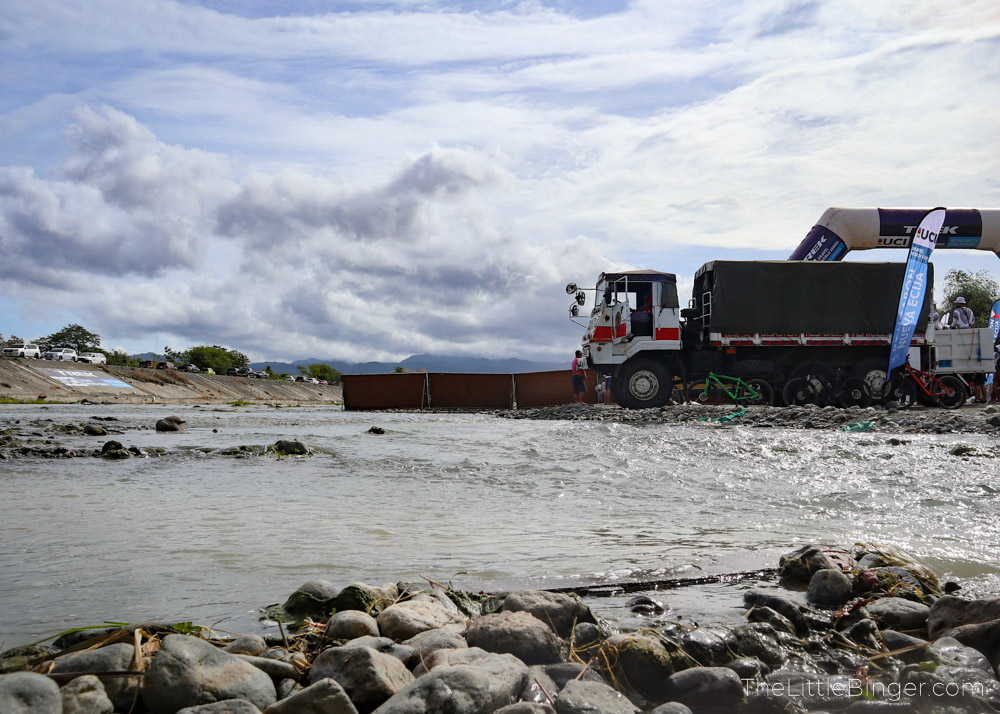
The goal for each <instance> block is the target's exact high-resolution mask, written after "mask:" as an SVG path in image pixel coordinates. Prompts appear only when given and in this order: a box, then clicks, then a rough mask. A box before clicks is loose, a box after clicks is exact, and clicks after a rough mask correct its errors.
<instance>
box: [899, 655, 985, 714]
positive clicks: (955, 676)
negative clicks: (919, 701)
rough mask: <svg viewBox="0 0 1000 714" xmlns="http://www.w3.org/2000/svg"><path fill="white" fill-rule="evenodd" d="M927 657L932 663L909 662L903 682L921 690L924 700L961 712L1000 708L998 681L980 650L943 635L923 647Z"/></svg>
mask: <svg viewBox="0 0 1000 714" xmlns="http://www.w3.org/2000/svg"><path fill="white" fill-rule="evenodd" d="M927 657H928V659H929V660H930V661H931V662H934V663H935V665H936V666H935V667H933V669H929V668H926V667H923V666H915V665H910V667H909V668H908V669H907V671H906V672H905V678H904V682H906V683H909V684H911V685H912V686H915V687H917V688H918V689H920V690H921V691H922V692H924V698H923V699H924V700H925V701H926V702H927V703H928V704H933V705H934V706H938V707H947V706H951V707H956V708H957V709H958V710H959V711H963V712H964V711H970V712H972V711H975V712H986V711H994V710H996V709H1000V682H998V681H997V679H996V675H995V674H994V672H993V668H992V667H991V666H990V663H989V661H987V659H986V657H984V656H983V655H982V653H980V652H978V651H976V650H974V649H972V648H971V647H965V646H964V645H962V644H960V643H959V642H958V641H956V640H954V639H951V638H950V637H943V638H941V639H939V640H937V641H936V642H933V643H932V644H931V645H929V646H928V647H927ZM927 693H932V694H933V695H934V696H928V695H927Z"/></svg>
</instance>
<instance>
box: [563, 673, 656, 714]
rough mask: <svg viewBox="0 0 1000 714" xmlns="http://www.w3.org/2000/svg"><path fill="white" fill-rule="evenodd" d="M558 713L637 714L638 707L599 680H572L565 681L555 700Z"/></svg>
mask: <svg viewBox="0 0 1000 714" xmlns="http://www.w3.org/2000/svg"><path fill="white" fill-rule="evenodd" d="M556 712H558V714H595V713H596V712H600V713H601V714H639V712H640V710H639V708H638V707H637V706H636V705H635V704H633V703H632V702H630V701H629V700H628V699H627V698H626V697H625V696H624V695H623V694H621V693H620V692H616V691H615V690H614V689H612V688H611V687H609V686H608V685H607V684H602V683H601V682H584V681H579V680H573V681H570V682H567V683H566V686H565V687H563V690H562V691H561V692H559V698H558V699H557V700H556Z"/></svg>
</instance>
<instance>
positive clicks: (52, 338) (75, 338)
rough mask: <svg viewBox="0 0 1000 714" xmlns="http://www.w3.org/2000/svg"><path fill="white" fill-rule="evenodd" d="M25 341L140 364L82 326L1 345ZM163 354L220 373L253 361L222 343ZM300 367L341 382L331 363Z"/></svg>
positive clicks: (178, 362)
mask: <svg viewBox="0 0 1000 714" xmlns="http://www.w3.org/2000/svg"><path fill="white" fill-rule="evenodd" d="M25 342H29V343H33V344H36V345H38V346H39V348H40V349H41V351H42V352H45V351H46V350H50V349H54V348H57V347H72V348H73V349H75V350H76V351H77V353H80V352H100V353H101V354H103V355H104V356H105V357H106V358H107V360H108V364H110V365H118V366H123V367H138V366H139V360H138V359H136V358H133V357H129V355H128V354H126V353H125V352H123V351H122V350H105V349H102V348H101V336H100V335H99V334H97V333H96V332H91V331H90V330H88V329H86V328H85V327H82V326H81V325H76V324H73V325H67V326H66V327H64V328H62V329H61V330H58V331H57V332H53V333H52V334H51V335H46V336H45V337H37V338H35V339H34V340H27V339H22V338H20V337H18V336H17V335H11V336H9V337H4V335H3V334H0V348H2V347H8V346H10V345H19V344H22V343H25ZM163 354H164V357H166V359H168V360H170V361H171V362H173V363H174V365H175V366H177V367H183V366H184V365H188V364H193V365H195V366H196V367H197V368H198V369H200V370H201V371H202V372H205V371H207V370H209V369H211V370H212V371H214V372H215V373H216V374H225V373H226V372H227V371H229V370H230V369H233V368H236V369H239V368H241V367H247V366H248V365H249V364H250V359H249V358H248V357H247V356H246V355H245V354H243V353H242V352H240V351H239V350H233V349H229V348H227V347H222V346H221V345H198V346H196V347H191V348H189V349H186V350H174V349H171V348H170V347H164V348H163ZM298 369H299V372H300V373H301V374H303V375H306V376H309V377H314V378H316V379H325V380H326V381H327V382H329V383H330V384H340V376H341V375H340V372H338V371H337V370H335V369H334V368H333V367H331V366H330V365H328V364H311V365H309V366H307V367H303V366H300V367H299V368H298ZM265 371H266V372H267V374H268V376H269V377H270V378H271V379H284V378H285V377H287V376H288V373H287V372H282V373H280V374H277V373H275V372H274V371H273V370H272V369H271V367H270V366H268V367H267V368H266V369H265Z"/></svg>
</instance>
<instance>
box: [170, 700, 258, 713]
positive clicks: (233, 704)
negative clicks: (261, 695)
mask: <svg viewBox="0 0 1000 714" xmlns="http://www.w3.org/2000/svg"><path fill="white" fill-rule="evenodd" d="M177 714H260V709H258V708H257V707H255V706H254V705H253V704H251V703H250V702H248V701H247V700H246V699H225V700H223V701H221V702H212V703H211V704H198V705H196V706H193V707H184V708H183V709H180V710H178V712H177Z"/></svg>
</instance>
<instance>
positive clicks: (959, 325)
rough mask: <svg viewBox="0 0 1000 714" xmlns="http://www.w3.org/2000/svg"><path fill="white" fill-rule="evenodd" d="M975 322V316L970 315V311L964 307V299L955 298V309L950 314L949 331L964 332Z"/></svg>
mask: <svg viewBox="0 0 1000 714" xmlns="http://www.w3.org/2000/svg"><path fill="white" fill-rule="evenodd" d="M975 321H976V316H975V315H973V314H972V310H970V309H969V308H967V307H966V306H965V298H964V297H957V298H955V309H954V310H953V311H952V313H951V329H953V330H964V329H966V328H968V327H972V325H973V323H974V322H975Z"/></svg>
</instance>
